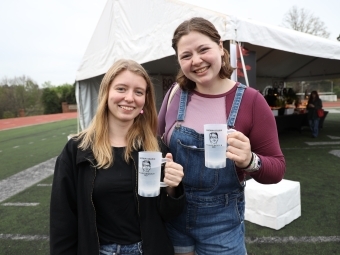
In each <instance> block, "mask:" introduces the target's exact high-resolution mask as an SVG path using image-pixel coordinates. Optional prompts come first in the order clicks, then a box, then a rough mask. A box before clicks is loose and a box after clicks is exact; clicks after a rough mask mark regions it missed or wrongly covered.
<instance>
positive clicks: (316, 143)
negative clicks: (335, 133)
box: [305, 142, 340, 146]
mask: <svg viewBox="0 0 340 255" xmlns="http://www.w3.org/2000/svg"><path fill="white" fill-rule="evenodd" d="M305 143H306V144H308V145H310V146H313V145H336V144H340V142H305Z"/></svg>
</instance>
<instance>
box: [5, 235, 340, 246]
mask: <svg viewBox="0 0 340 255" xmlns="http://www.w3.org/2000/svg"><path fill="white" fill-rule="evenodd" d="M0 239H7V240H25V241H35V240H49V237H48V236H46V235H18V234H0ZM339 241H340V236H301V237H293V236H289V237H275V236H273V237H260V238H249V237H247V238H246V243H249V244H252V243H328V242H339Z"/></svg>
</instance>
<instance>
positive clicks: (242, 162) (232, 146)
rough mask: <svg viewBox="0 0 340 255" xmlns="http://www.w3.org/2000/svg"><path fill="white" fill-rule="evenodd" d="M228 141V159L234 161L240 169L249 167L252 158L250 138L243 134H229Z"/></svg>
mask: <svg viewBox="0 0 340 255" xmlns="http://www.w3.org/2000/svg"><path fill="white" fill-rule="evenodd" d="M227 140H228V141H227V142H228V151H227V153H226V157H227V158H229V159H231V160H233V161H234V162H235V165H236V166H237V167H239V168H244V167H247V166H248V164H249V162H250V160H251V157H252V154H251V146H250V141H249V138H248V137H246V136H245V135H244V134H243V133H241V132H239V131H235V132H232V133H229V134H228V138H227Z"/></svg>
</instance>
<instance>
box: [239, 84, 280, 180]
mask: <svg viewBox="0 0 340 255" xmlns="http://www.w3.org/2000/svg"><path fill="white" fill-rule="evenodd" d="M247 90H248V89H247ZM245 93H246V92H245ZM251 94H252V95H250V98H249V97H248V98H246V100H247V101H248V104H249V105H248V107H246V109H245V110H246V111H248V113H245V112H243V115H246V116H247V115H248V114H251V116H249V115H248V117H250V118H249V119H251V120H252V123H251V124H250V128H249V129H248V135H247V136H248V138H249V140H250V145H251V150H252V152H254V153H256V154H257V155H258V156H259V158H260V159H261V163H262V165H261V168H260V169H259V170H258V171H255V172H251V173H250V175H251V176H252V177H253V179H255V180H256V181H257V182H259V183H263V184H273V183H278V182H280V181H281V180H282V178H283V176H284V173H285V170H286V162H285V158H284V155H283V153H282V151H281V148H280V143H279V138H278V132H277V127H276V121H275V117H274V115H273V113H272V111H271V109H270V107H269V106H268V104H267V102H266V100H265V99H264V97H263V96H262V95H261V94H260V93H259V92H257V91H255V92H254V91H252V93H251ZM251 98H252V99H251ZM241 108H242V105H241V107H240V109H241ZM248 126H249V122H248ZM245 173H246V172H245ZM247 174H248V173H247Z"/></svg>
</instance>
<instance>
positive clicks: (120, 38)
mask: <svg viewBox="0 0 340 255" xmlns="http://www.w3.org/2000/svg"><path fill="white" fill-rule="evenodd" d="M221 11H223V10H221ZM195 16H200V17H203V18H206V19H208V20H210V21H211V22H212V23H213V24H214V25H215V26H216V28H217V30H218V31H219V33H220V35H221V37H222V40H223V41H224V42H225V45H226V47H229V42H230V41H236V42H241V43H242V44H243V45H244V46H245V47H246V48H248V49H249V50H251V51H256V76H257V79H256V83H257V84H256V85H254V86H255V87H259V86H262V87H264V86H265V85H268V83H271V82H272V80H273V79H280V80H283V81H290V80H307V79H317V78H330V77H340V43H338V42H333V41H330V40H328V39H323V38H319V37H316V36H312V35H308V34H304V33H300V32H296V31H293V30H289V29H285V28H280V27H276V26H271V25H267V24H263V23H260V22H256V21H254V20H248V19H242V18H239V17H236V16H232V15H227V14H224V13H218V12H215V11H211V10H207V9H204V8H201V7H197V6H193V5H190V4H187V3H183V2H180V1H176V0H143V1H140V0H108V1H107V3H106V6H105V8H104V11H103V13H102V16H101V18H100V20H99V22H98V25H97V27H96V29H95V31H94V33H93V36H92V38H91V41H90V43H89V45H88V48H87V50H86V52H85V55H84V57H83V60H82V62H81V64H80V67H79V69H78V71H77V75H76V81H77V86H76V88H77V90H76V94H77V102H78V109H79V110H78V111H79V120H80V126H81V129H83V128H85V127H86V126H87V125H88V124H89V123H90V121H91V119H92V117H93V116H94V113H95V110H96V107H97V95H98V88H99V84H100V82H101V79H102V77H103V75H104V74H105V72H106V71H107V70H108V69H109V68H110V67H111V65H112V64H113V63H114V62H115V61H116V60H118V59H120V58H130V59H134V60H135V61H137V62H139V63H141V64H142V65H143V66H144V67H145V68H146V70H147V71H148V73H149V74H150V75H151V76H152V78H153V81H154V84H155V87H156V96H157V106H158V107H159V106H160V104H161V101H162V98H163V94H164V92H166V91H165V90H166V89H167V86H168V85H169V83H171V82H172V81H173V78H174V76H175V75H176V73H177V70H178V65H177V60H176V58H175V56H174V54H175V52H174V50H173V49H172V47H171V39H172V35H173V32H174V30H175V28H176V27H177V26H178V25H179V24H180V23H181V22H183V21H184V20H186V19H189V18H191V17H195ZM250 85H251V86H252V84H250Z"/></svg>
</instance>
